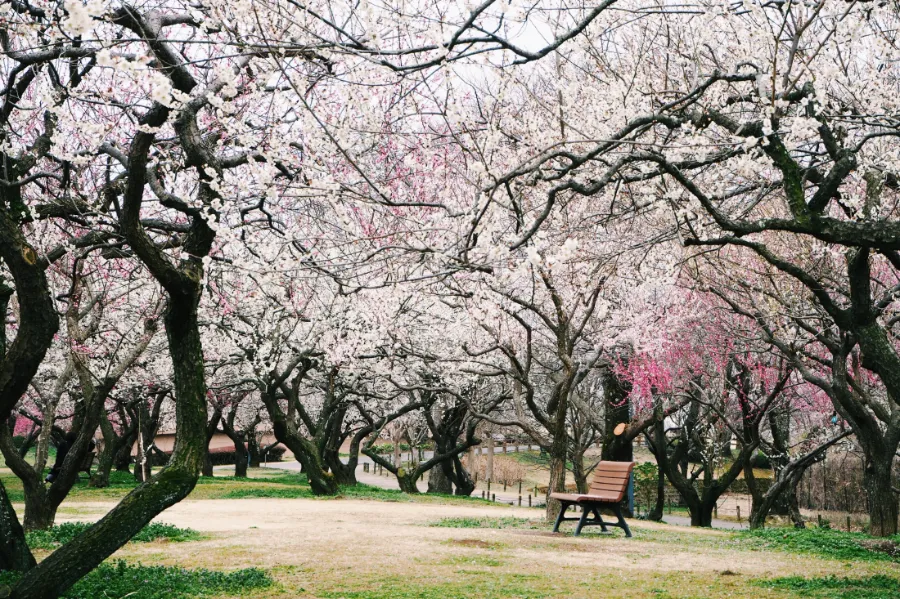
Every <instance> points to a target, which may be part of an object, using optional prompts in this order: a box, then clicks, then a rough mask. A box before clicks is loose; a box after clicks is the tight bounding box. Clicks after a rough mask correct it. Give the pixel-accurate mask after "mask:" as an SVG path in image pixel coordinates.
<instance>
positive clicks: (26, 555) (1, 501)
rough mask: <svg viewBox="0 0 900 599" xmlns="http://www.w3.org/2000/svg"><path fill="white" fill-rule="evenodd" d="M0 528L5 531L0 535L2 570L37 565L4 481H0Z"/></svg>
mask: <svg viewBox="0 0 900 599" xmlns="http://www.w3.org/2000/svg"><path fill="white" fill-rule="evenodd" d="M0 530H2V531H3V534H2V537H0V539H2V542H0V570H11V571H15V572H27V571H28V570H30V569H32V568H33V567H35V566H36V565H37V562H36V561H35V559H34V556H33V555H32V554H31V550H30V549H29V548H28V543H26V542H25V531H24V530H23V529H22V525H21V524H19V517H18V516H17V515H16V511H15V510H14V509H13V506H12V503H10V501H9V496H8V495H7V494H6V488H5V487H4V486H3V483H0Z"/></svg>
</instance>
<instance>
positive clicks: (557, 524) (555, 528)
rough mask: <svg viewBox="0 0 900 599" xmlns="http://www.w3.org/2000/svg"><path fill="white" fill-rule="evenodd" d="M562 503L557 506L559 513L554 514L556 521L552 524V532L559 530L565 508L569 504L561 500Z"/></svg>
mask: <svg viewBox="0 0 900 599" xmlns="http://www.w3.org/2000/svg"><path fill="white" fill-rule="evenodd" d="M561 503H562V505H561V506H560V508H559V515H558V516H556V523H555V524H554V525H553V532H559V525H560V523H561V522H562V521H563V518H565V516H566V510H567V509H569V504H568V503H566V502H565V501H563V502H561Z"/></svg>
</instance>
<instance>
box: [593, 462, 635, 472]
mask: <svg viewBox="0 0 900 599" xmlns="http://www.w3.org/2000/svg"><path fill="white" fill-rule="evenodd" d="M597 468H598V469H600V470H608V471H610V472H631V469H632V468H634V462H600V463H599V464H597Z"/></svg>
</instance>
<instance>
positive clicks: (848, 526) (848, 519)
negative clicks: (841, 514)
mask: <svg viewBox="0 0 900 599" xmlns="http://www.w3.org/2000/svg"><path fill="white" fill-rule="evenodd" d="M847 532H850V514H847Z"/></svg>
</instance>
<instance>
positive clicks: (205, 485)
mask: <svg viewBox="0 0 900 599" xmlns="http://www.w3.org/2000/svg"><path fill="white" fill-rule="evenodd" d="M248 474H249V477H248V478H246V479H239V478H234V477H233V476H213V477H205V476H202V477H200V479H199V480H198V482H197V486H196V487H195V488H194V490H193V492H192V493H191V495H190V498H191V499H248V498H249V499H253V498H275V499H314V498H316V497H315V496H314V495H313V493H312V491H311V489H310V487H309V484H308V483H307V480H306V476H305V475H303V474H297V473H293V472H285V471H282V470H277V469H269V468H251V469H250V470H249V472H248ZM0 481H2V482H3V485H4V486H5V488H6V492H7V493H8V495H9V497H10V499H11V500H12V502H13V503H14V504H22V503H23V502H24V494H23V491H22V481H21V480H19V479H18V478H17V477H16V476H14V475H13V474H12V473H11V472H9V470H6V469H0ZM135 486H137V482H136V481H135V480H134V477H133V476H132V475H131V474H130V473H127V472H113V473H111V476H110V486H109V487H106V488H103V489H95V488H92V487H90V486H88V478H87V477H86V476H85V475H83V474H82V475H81V479H80V480H79V481H78V482H77V483H76V484H75V486H74V487H73V488H72V491H71V492H70V493H69V496H68V497H67V498H66V500H65V502H63V504H62V506H60V513H65V512H66V510H67V509H68V508H71V509H75V510H80V509H82V508H81V507H75V506H72V505H71V504H87V503H92V502H105V501H111V500H117V499H121V498H122V497H124V496H125V495H127V494H128V492H129V491H131V489H133V488H134V487H135ZM342 496H343V497H346V498H351V499H357V498H358V499H373V500H378V501H402V502H417V503H441V504H451V505H453V504H460V505H469V504H484V505H493V504H491V503H490V502H488V501H485V500H482V499H480V498H475V497H456V496H435V495H425V494H423V495H407V494H406V493H401V492H400V491H396V490H389V489H380V488H377V487H372V486H368V485H357V486H355V487H346V488H344V489H343V491H342Z"/></svg>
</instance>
